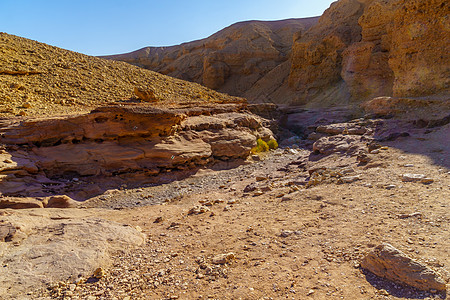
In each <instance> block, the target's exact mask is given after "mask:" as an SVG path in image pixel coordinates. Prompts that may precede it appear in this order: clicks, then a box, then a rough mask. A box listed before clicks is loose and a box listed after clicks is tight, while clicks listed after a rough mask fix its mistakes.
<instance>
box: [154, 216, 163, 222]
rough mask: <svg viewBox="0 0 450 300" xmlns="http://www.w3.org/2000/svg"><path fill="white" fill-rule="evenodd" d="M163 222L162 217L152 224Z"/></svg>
mask: <svg viewBox="0 0 450 300" xmlns="http://www.w3.org/2000/svg"><path fill="white" fill-rule="evenodd" d="M163 221H164V219H163V217H157V218H156V219H155V221H153V223H162V222H163Z"/></svg>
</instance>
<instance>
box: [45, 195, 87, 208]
mask: <svg viewBox="0 0 450 300" xmlns="http://www.w3.org/2000/svg"><path fill="white" fill-rule="evenodd" d="M43 204H44V207H45V208H75V207H77V206H78V202H77V201H75V200H73V199H72V198H70V197H69V196H66V195H59V196H51V197H47V198H45V199H44V201H43Z"/></svg>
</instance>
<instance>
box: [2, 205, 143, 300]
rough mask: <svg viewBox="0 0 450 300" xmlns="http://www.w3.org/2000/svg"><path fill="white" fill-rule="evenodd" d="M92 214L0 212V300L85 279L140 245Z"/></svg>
mask: <svg viewBox="0 0 450 300" xmlns="http://www.w3.org/2000/svg"><path fill="white" fill-rule="evenodd" d="M95 212H96V210H90V211H84V210H77V209H65V210H62V209H45V210H44V209H30V210H26V211H25V210H20V211H17V210H6V211H4V212H3V216H1V217H0V224H7V225H5V226H3V227H4V228H3V227H2V228H3V229H4V230H2V232H3V231H5V232H4V234H3V235H4V239H3V240H0V263H1V266H2V271H1V272H0V299H17V296H19V295H20V296H21V297H23V296H24V295H25V294H26V293H27V292H29V291H33V290H36V289H38V288H40V287H43V286H44V285H45V284H47V283H51V282H57V281H61V280H72V279H73V280H74V279H76V278H77V277H78V276H80V275H81V276H83V277H89V276H91V275H92V274H93V271H94V270H95V269H97V268H99V267H105V266H107V265H108V264H109V259H110V257H109V254H110V253H111V252H114V251H116V250H120V249H126V248H129V247H135V246H138V245H141V244H142V243H144V241H145V236H144V235H143V234H142V233H140V232H138V231H137V230H136V229H134V228H132V227H130V226H127V225H122V224H118V223H115V222H110V221H106V220H103V219H99V218H98V217H95V214H96V213H95ZM11 229H14V230H13V231H14V232H11ZM6 231H8V232H6ZM20 299H26V298H20Z"/></svg>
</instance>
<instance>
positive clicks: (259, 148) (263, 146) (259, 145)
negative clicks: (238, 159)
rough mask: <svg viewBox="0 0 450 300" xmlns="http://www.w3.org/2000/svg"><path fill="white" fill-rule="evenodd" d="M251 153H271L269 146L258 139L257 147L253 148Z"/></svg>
mask: <svg viewBox="0 0 450 300" xmlns="http://www.w3.org/2000/svg"><path fill="white" fill-rule="evenodd" d="M251 151H252V153H260V152H266V151H269V146H268V145H267V143H266V142H264V141H263V140H262V139H257V140H256V147H253V148H252V150H251Z"/></svg>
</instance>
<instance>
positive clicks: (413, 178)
mask: <svg viewBox="0 0 450 300" xmlns="http://www.w3.org/2000/svg"><path fill="white" fill-rule="evenodd" d="M423 179H425V175H423V174H403V175H402V180H403V181H404V182H418V181H421V180H423Z"/></svg>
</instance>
